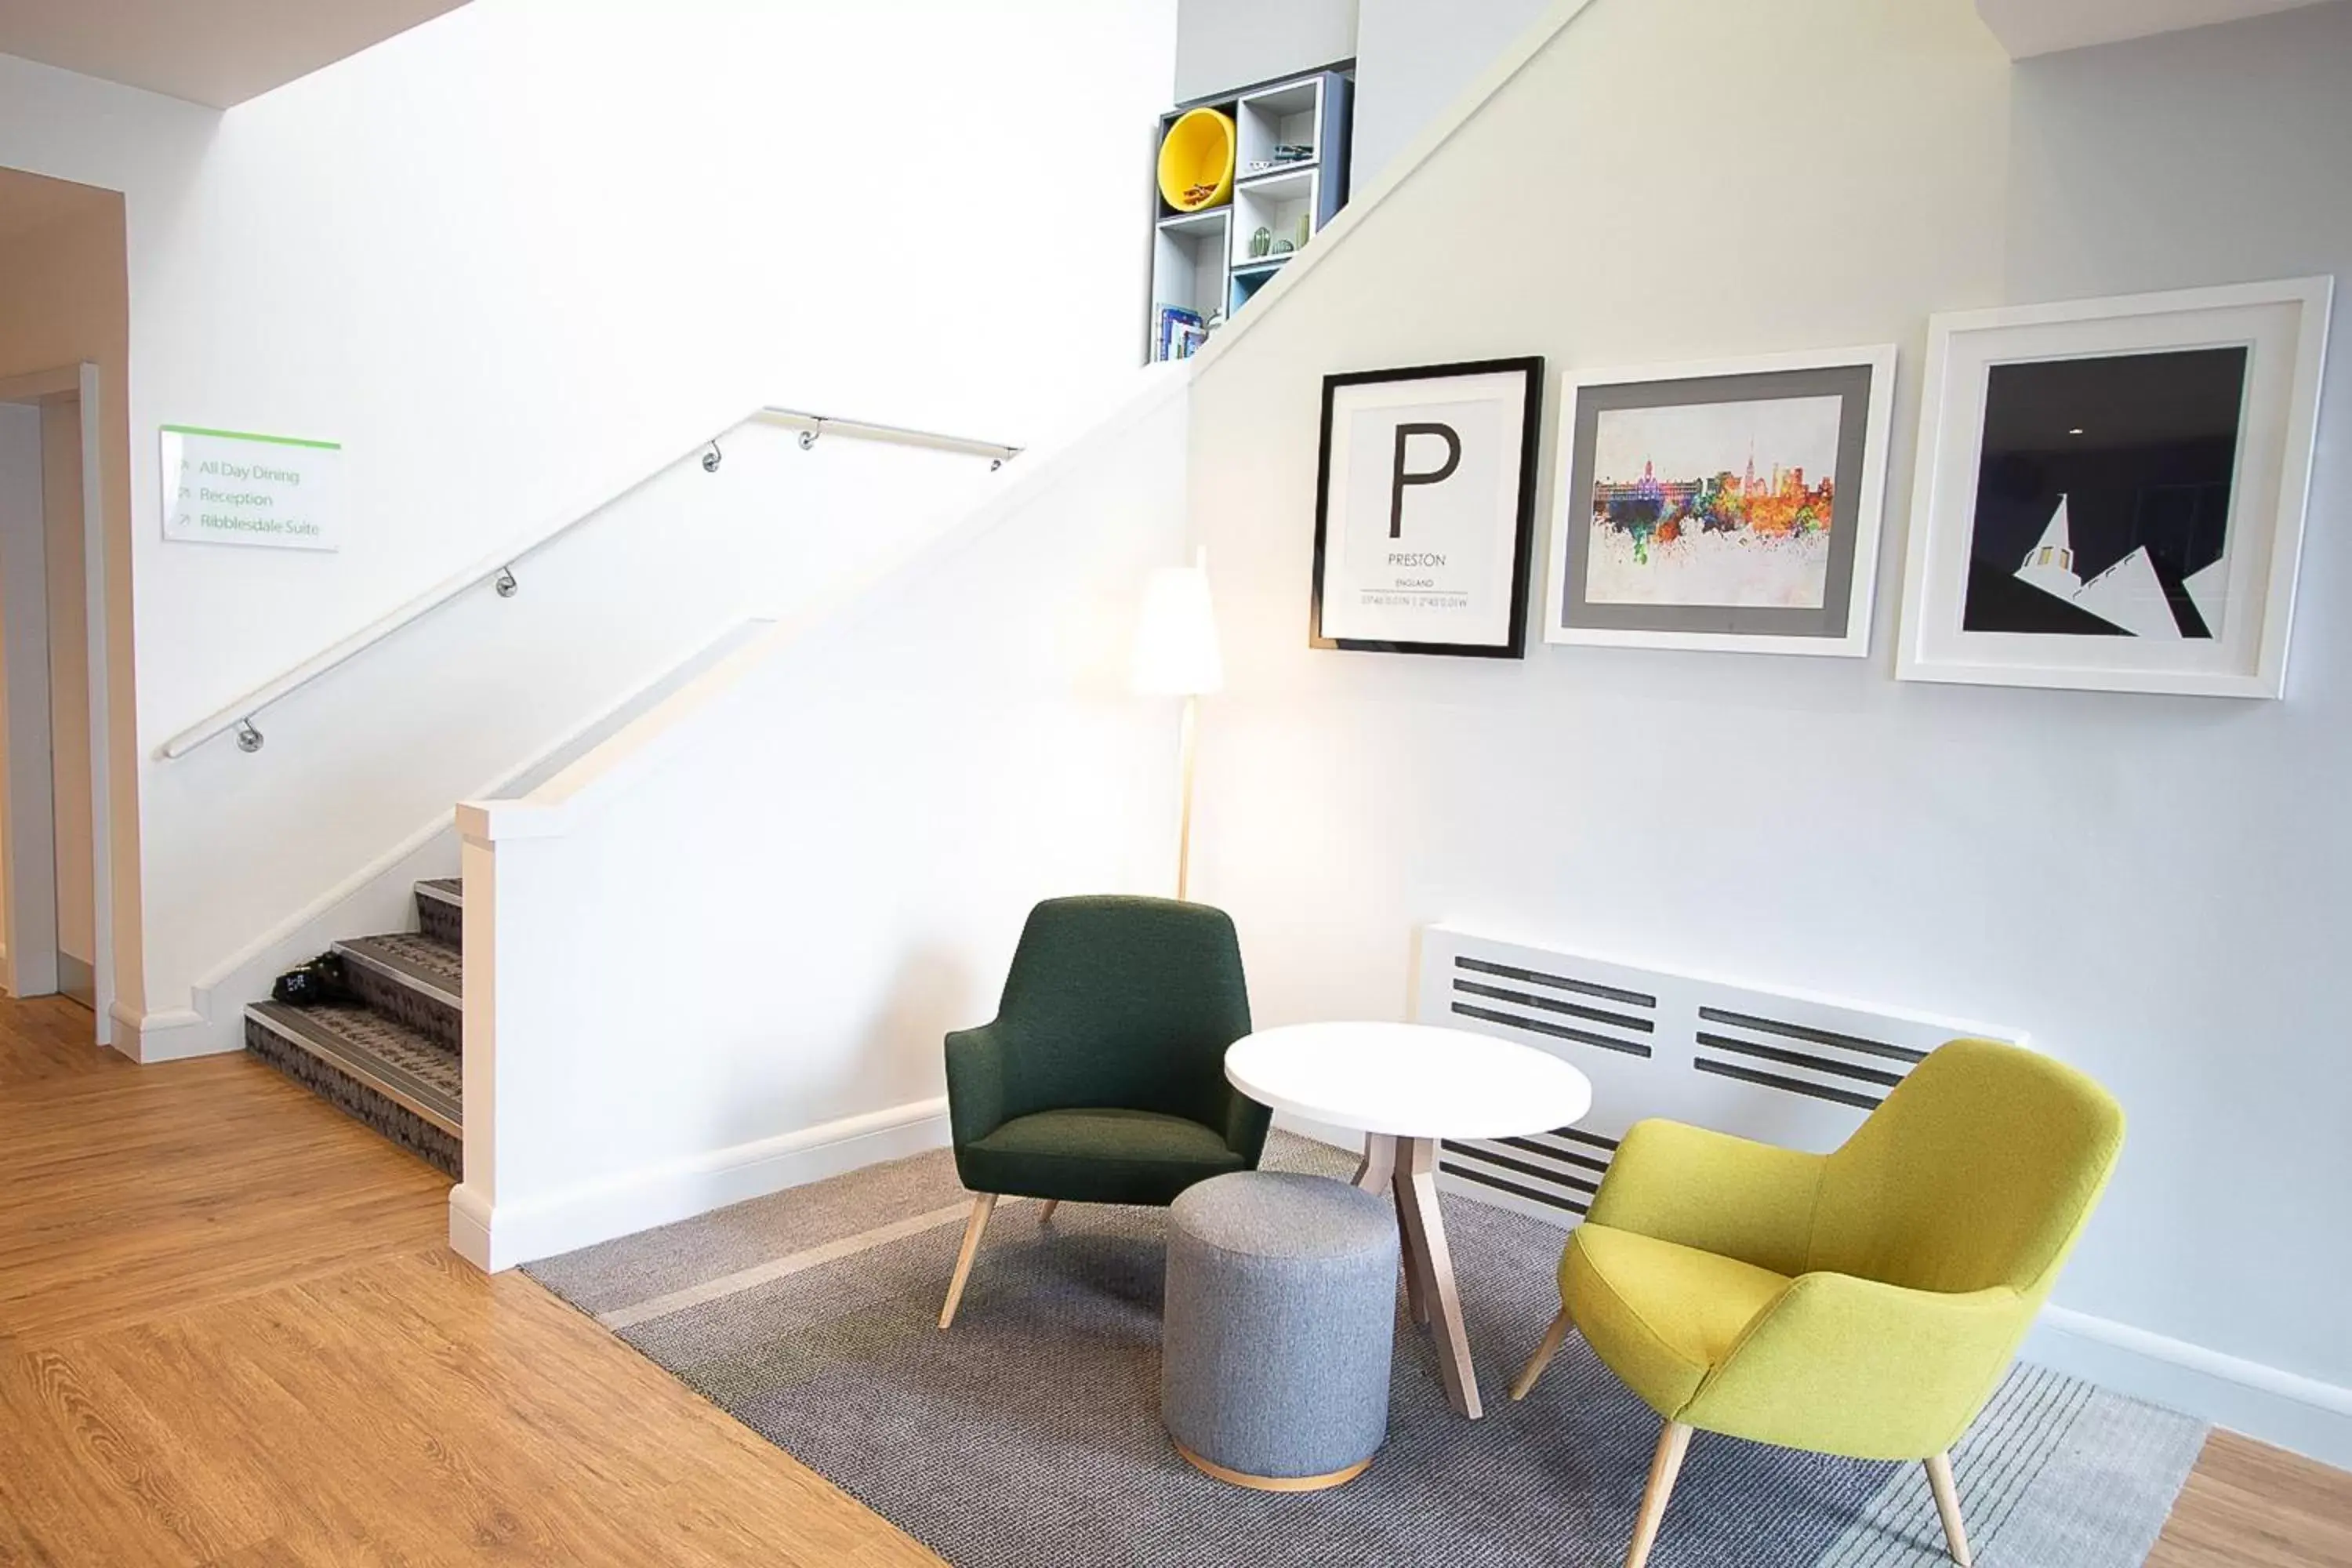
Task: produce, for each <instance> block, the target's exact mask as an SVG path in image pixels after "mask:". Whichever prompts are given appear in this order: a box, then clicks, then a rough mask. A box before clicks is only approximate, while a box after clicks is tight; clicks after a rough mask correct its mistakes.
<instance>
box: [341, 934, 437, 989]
mask: <svg viewBox="0 0 2352 1568" xmlns="http://www.w3.org/2000/svg"><path fill="white" fill-rule="evenodd" d="M335 950H336V951H337V952H341V953H342V954H343V955H344V956H345V957H346V958H356V959H358V960H359V961H360V962H361V963H365V964H369V965H371V966H373V967H374V968H378V969H385V970H390V971H392V972H393V973H395V974H397V975H398V976H399V977H400V978H402V979H404V980H406V981H409V982H410V983H412V984H415V985H416V986H417V987H418V988H420V989H422V990H425V991H428V992H431V993H434V994H436V995H438V996H439V997H441V998H442V999H443V1000H445V1001H447V1002H450V1003H461V1002H463V1001H464V999H465V994H466V959H465V954H464V953H463V952H461V951H460V950H459V949H457V947H455V946H453V945H452V944H450V943H448V942H441V941H437V940H436V939H435V938H433V937H430V936H427V935H425V933H424V932H422V931H388V932H386V933H385V934H383V936H361V937H352V939H350V940H349V941H346V942H337V943H335Z"/></svg>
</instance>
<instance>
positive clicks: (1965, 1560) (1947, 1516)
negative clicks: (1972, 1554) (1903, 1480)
mask: <svg viewBox="0 0 2352 1568" xmlns="http://www.w3.org/2000/svg"><path fill="white" fill-rule="evenodd" d="M1927 1485H1928V1487H1929V1488H1930V1489H1933V1490H1934V1492H1935V1494H1936V1512H1937V1514H1939V1515H1941V1516H1942V1518H1943V1521H1944V1544H1945V1545H1947V1546H1948V1547H1950V1548H1951V1552H1952V1561H1953V1562H1955V1563H1958V1564H1959V1565H1960V1568H1969V1563H1970V1561H1971V1559H1970V1558H1969V1532H1968V1530H1967V1528H1966V1527H1965V1526H1963V1525H1962V1524H1961V1523H1960V1491H1959V1489H1958V1487H1956V1486H1954V1485H1953V1484H1952V1456H1951V1455H1950V1454H1948V1453H1944V1454H1937V1455H1936V1456H1934V1457H1933V1458H1930V1459H1929V1460H1928V1461H1927Z"/></svg>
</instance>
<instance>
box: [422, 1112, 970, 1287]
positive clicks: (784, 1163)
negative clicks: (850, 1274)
mask: <svg viewBox="0 0 2352 1568" xmlns="http://www.w3.org/2000/svg"><path fill="white" fill-rule="evenodd" d="M947 1142H948V1111H947V1101H946V1100H917V1101H915V1102H914V1103H912V1104H909V1105H898V1106H892V1107H890V1108H888V1109H887V1110H877V1111H868V1112H866V1114H864V1115H861V1116H847V1117H843V1118H842V1119H841V1120H839V1121H827V1122H824V1123H821V1124H819V1125H817V1126H815V1127H805V1128H803V1129H801V1130H800V1131H797V1132H785V1133H780V1134H778V1135H777V1136H775V1137H772V1138H761V1139H758V1140H756V1141H754V1142H749V1143H738V1144H735V1145H734V1146H732V1147H730V1148H726V1149H719V1150H714V1151H712V1152H709V1153H707V1154H698V1155H695V1156H692V1157H691V1158H688V1159H684V1160H674V1161H670V1162H668V1163H665V1164H660V1165H653V1166H648V1167H647V1168H646V1169H645V1170H642V1171H634V1172H630V1173H627V1174H625V1175H622V1176H616V1177H613V1178H610V1179H607V1180H604V1181H600V1182H596V1183H593V1184H589V1185H585V1186H581V1187H574V1188H572V1189H570V1190H569V1191H566V1192H562V1193H557V1194H552V1195H551V1196H548V1197H544V1198H537V1199H528V1200H524V1201H521V1202H517V1203H504V1204H493V1203H490V1202H489V1201H488V1200H487V1199H486V1198H485V1197H484V1196H483V1195H482V1194H480V1193H479V1192H478V1191H477V1190H476V1189H475V1188H473V1187H471V1186H469V1185H467V1184H464V1183H460V1184H457V1186H456V1187H453V1188H451V1189H450V1192H449V1247H450V1250H451V1251H453V1252H455V1253H457V1256H458V1257H460V1258H465V1259H466V1260H467V1262H469V1263H471V1264H473V1265H474V1267H476V1268H480V1269H483V1270H485V1271H487V1272H493V1273H494V1272H497V1271H498V1270H500V1269H505V1268H514V1267H515V1266H516V1265H518V1264H522V1263H529V1262H530V1261H532V1260H533V1259H535V1258H553V1257H555V1256H557V1255H558V1254H560V1253H565V1252H570V1251H572V1250H573V1249H575V1248H578V1247H588V1246H592V1245H593V1244H594V1243H596V1242H600V1241H610V1240H611V1239H612V1238H613V1237H616V1236H629V1235H633V1234H634V1233H635V1232H637V1231H641V1230H648V1229H651V1228H652V1227H653V1226H657V1225H668V1224H670V1223H671V1222H672V1221H674V1220H681V1219H686V1218H688V1217H690V1216H692V1215H698V1214H705V1213H708V1212H709V1210H711V1209H715V1208H724V1207H725V1206H726V1205H729V1204H739V1203H741V1202H743V1201H744V1200H745V1199H747V1198H757V1197H764V1196H766V1195H767V1194H770V1193H774V1192H781V1191H782V1190H783V1189H784V1188H786V1187H797V1186H802V1185H804V1184H807V1183H810V1182H817V1181H823V1180H824V1178H825V1177H827V1176H837V1175H839V1174H841V1173H843V1172H845V1171H854V1170H856V1169H857V1168H858V1167H860V1166H863V1165H873V1164H878V1163H881V1162H883V1161H885V1160H897V1159H902V1158H904V1157H905V1156H907V1155H908V1154H919V1153H921V1152H923V1151H924V1150H926V1149H939V1148H944V1147H946V1145H947Z"/></svg>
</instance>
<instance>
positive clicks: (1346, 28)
mask: <svg viewBox="0 0 2352 1568" xmlns="http://www.w3.org/2000/svg"><path fill="white" fill-rule="evenodd" d="M1357 4H1358V0H1179V4H1178V7H1177V11H1178V16H1177V24H1176V98H1177V100H1179V101H1181V100H1187V99H1194V98H1207V97H1209V96H1211V95H1212V94H1214V93H1220V92H1229V91H1231V90H1232V89H1234V88H1237V87H1247V86H1249V85H1250V84H1251V83H1252V82H1258V81H1265V80H1267V79H1270V78H1273V77H1279V76H1289V75H1292V74H1293V73H1295V72H1297V71H1305V70H1313V69H1314V68H1316V67H1318V66H1328V65H1329V64H1330V63H1331V62H1332V61H1334V60H1344V59H1348V58H1351V57H1353V56H1354V54H1355V52H1356V8H1357Z"/></svg>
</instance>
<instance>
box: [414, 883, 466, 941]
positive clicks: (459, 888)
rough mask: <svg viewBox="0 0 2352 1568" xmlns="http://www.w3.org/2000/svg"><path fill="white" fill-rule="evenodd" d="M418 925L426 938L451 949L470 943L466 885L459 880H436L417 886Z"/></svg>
mask: <svg viewBox="0 0 2352 1568" xmlns="http://www.w3.org/2000/svg"><path fill="white" fill-rule="evenodd" d="M416 925H417V929H418V930H419V931H422V932H423V933H424V934H425V935H426V936H429V937H431V938H432V939H433V940H434V941H436V942H447V943H448V944H449V945H450V946H451V947H462V946H463V945H464V944H465V941H466V884H465V881H464V880H463V879H460V878H457V877H436V878H434V879H431V880H430V881H425V882H419V883H417V884H416Z"/></svg>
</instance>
